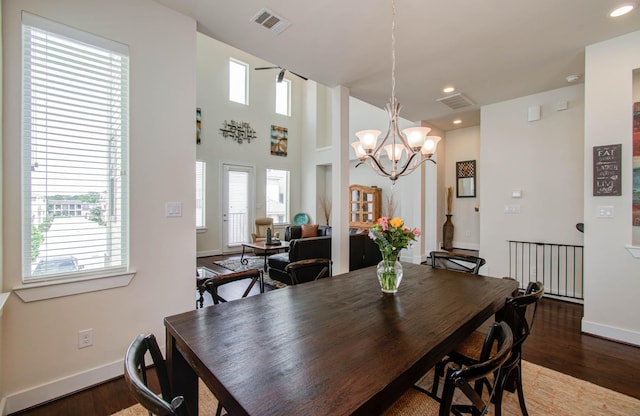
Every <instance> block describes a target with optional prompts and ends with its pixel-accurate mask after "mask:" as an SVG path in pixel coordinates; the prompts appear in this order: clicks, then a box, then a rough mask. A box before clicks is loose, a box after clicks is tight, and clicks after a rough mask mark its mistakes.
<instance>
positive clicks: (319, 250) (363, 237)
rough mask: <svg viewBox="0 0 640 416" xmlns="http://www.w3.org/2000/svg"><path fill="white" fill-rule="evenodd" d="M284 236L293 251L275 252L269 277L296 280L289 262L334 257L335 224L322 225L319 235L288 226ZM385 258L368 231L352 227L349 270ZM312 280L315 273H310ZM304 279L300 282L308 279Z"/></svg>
mask: <svg viewBox="0 0 640 416" xmlns="http://www.w3.org/2000/svg"><path fill="white" fill-rule="evenodd" d="M284 238H285V240H286V241H289V251H288V252H286V253H278V254H272V255H271V256H269V258H268V259H267V262H268V264H269V277H270V278H271V279H275V280H278V281H280V282H282V283H285V284H288V285H290V284H292V282H291V278H290V276H289V273H287V271H286V267H287V265H288V264H289V263H291V262H294V261H298V260H305V259H315V258H327V259H330V258H331V227H328V226H324V225H319V226H318V236H317V237H307V238H302V229H301V226H299V225H292V226H288V227H286V228H285V233H284ZM380 260H382V255H381V254H380V249H379V248H378V245H377V244H376V243H375V242H374V241H373V240H371V239H370V238H369V235H368V234H367V233H366V232H358V230H355V229H352V230H350V235H349V271H351V270H357V269H361V268H363V267H368V266H373V265H376V264H378V262H380ZM309 276H310V277H309V280H310V279H311V278H312V276H314V274H313V272H312V271H311V272H310V273H309ZM305 281H308V280H304V279H302V280H301V281H299V282H298V283H304V282H305Z"/></svg>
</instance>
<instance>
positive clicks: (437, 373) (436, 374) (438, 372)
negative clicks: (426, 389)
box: [431, 358, 447, 397]
mask: <svg viewBox="0 0 640 416" xmlns="http://www.w3.org/2000/svg"><path fill="white" fill-rule="evenodd" d="M446 366H447V358H443V359H442V360H440V362H439V363H438V364H436V366H435V368H434V369H433V383H432V385H431V394H432V395H433V396H434V397H438V387H440V378H441V377H444V369H445V367H446Z"/></svg>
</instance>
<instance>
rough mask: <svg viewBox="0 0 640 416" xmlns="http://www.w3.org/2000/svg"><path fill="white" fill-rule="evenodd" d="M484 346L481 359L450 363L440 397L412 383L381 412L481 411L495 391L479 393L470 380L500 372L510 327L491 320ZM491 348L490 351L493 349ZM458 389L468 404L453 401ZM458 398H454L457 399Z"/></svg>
mask: <svg viewBox="0 0 640 416" xmlns="http://www.w3.org/2000/svg"><path fill="white" fill-rule="evenodd" d="M484 344H485V346H486V348H485V350H484V351H483V357H484V358H483V359H482V360H480V361H479V362H477V363H475V364H474V365H471V366H468V367H466V366H465V367H460V366H456V365H453V363H450V364H449V367H448V368H447V375H446V378H445V382H444V389H443V393H442V398H438V397H437V396H435V395H434V394H432V392H429V391H427V390H424V389H422V388H420V387H417V386H414V387H412V388H410V389H409V390H408V391H407V392H405V393H404V394H403V395H402V396H401V397H400V398H399V399H398V400H397V401H396V402H395V403H394V404H393V405H391V407H390V408H389V409H387V411H386V412H385V413H383V416H401V415H413V414H415V415H422V416H433V415H439V416H445V415H446V416H448V415H450V414H451V413H453V414H455V415H461V414H463V413H471V414H473V415H484V414H486V413H487V411H488V409H489V405H490V403H491V401H492V398H493V396H494V394H495V390H491V391H490V392H489V395H488V396H483V395H482V390H483V388H482V386H480V387H478V384H477V383H476V385H475V387H472V383H474V382H475V381H477V380H481V379H483V378H486V377H488V376H490V375H491V374H496V373H497V374H501V371H502V366H503V364H504V363H505V362H506V361H507V360H508V359H509V356H510V354H511V348H512V345H513V335H512V332H511V328H510V327H509V325H507V324H506V323H505V322H500V323H497V322H496V323H493V324H491V325H490V326H489V330H488V332H487V335H486V337H485V339H484ZM492 351H493V353H492ZM456 390H460V391H461V392H462V393H463V394H464V396H466V397H467V398H468V399H469V400H470V401H471V404H454V403H453V401H454V394H455V393H456ZM456 400H457V399H456Z"/></svg>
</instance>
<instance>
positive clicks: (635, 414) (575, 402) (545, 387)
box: [114, 361, 640, 416]
mask: <svg viewBox="0 0 640 416" xmlns="http://www.w3.org/2000/svg"><path fill="white" fill-rule="evenodd" d="M522 371H523V383H524V387H523V390H524V395H525V400H526V403H527V410H528V411H529V414H530V415H532V416H543V415H544V416H640V400H638V399H635V398H633V397H629V396H626V395H624V394H622V393H618V392H615V391H612V390H609V389H606V388H604V387H600V386H597V385H595V384H592V383H589V382H586V381H583V380H579V379H577V378H574V377H571V376H568V375H566V374H562V373H559V372H557V371H553V370H550V369H548V368H545V367H540V366H538V365H535V364H532V363H529V362H526V361H523V363H522ZM432 378H433V376H432V375H431V373H429V374H427V375H426V376H425V377H424V378H423V380H424V382H420V383H419V384H420V385H421V386H422V387H425V388H428V387H429V386H430V384H431V380H432ZM199 391H200V414H201V415H211V414H214V413H215V409H216V406H217V405H218V402H217V400H216V398H215V397H214V396H213V395H212V394H211V392H210V391H209V389H207V388H206V386H204V384H202V382H200V390H199ZM488 414H489V415H493V406H492V407H491V408H490V410H489V413H488ZM502 414H503V415H505V416H511V415H514V416H520V415H521V414H522V413H521V411H520V405H519V404H518V396H517V395H516V394H511V393H508V392H507V393H505V396H504V399H503V402H502ZM114 415H117V416H146V415H147V413H146V411H145V410H144V409H143V408H142V407H141V406H140V405H135V406H132V407H129V408H127V409H124V410H122V411H120V412H118V413H115V414H114ZM407 416H413V415H412V414H411V413H407Z"/></svg>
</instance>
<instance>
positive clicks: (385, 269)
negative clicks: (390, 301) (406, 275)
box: [376, 255, 402, 293]
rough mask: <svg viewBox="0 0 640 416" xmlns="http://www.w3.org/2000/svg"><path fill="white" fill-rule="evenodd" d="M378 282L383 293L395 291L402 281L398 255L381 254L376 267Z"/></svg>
mask: <svg viewBox="0 0 640 416" xmlns="http://www.w3.org/2000/svg"><path fill="white" fill-rule="evenodd" d="M376 273H377V274H378V282H380V288H381V289H382V291H383V292H384V293H396V292H397V291H398V286H400V282H401V281H402V264H400V262H399V261H398V256H397V255H396V256H390V255H387V256H385V255H383V256H382V261H381V262H380V263H378V266H377V268H376Z"/></svg>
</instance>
